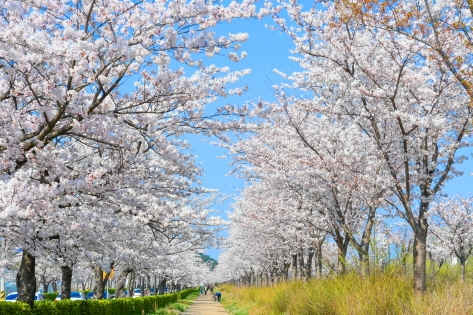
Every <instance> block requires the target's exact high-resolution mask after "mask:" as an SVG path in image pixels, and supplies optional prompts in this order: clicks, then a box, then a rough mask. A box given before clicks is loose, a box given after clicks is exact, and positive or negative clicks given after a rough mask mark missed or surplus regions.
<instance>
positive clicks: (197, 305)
mask: <svg viewBox="0 0 473 315" xmlns="http://www.w3.org/2000/svg"><path fill="white" fill-rule="evenodd" d="M181 315H228V313H227V311H226V310H225V309H224V308H223V306H222V304H220V303H219V302H214V301H212V300H211V295H210V293H207V295H205V294H204V295H201V296H199V297H197V298H196V299H195V301H194V303H192V305H191V307H189V308H188V309H187V310H186V311H185V312H184V313H181Z"/></svg>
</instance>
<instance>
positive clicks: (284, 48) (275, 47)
mask: <svg viewBox="0 0 473 315" xmlns="http://www.w3.org/2000/svg"><path fill="white" fill-rule="evenodd" d="M265 23H268V24H271V20H270V19H265V20H263V21H258V20H239V21H233V22H232V23H229V24H224V25H221V26H219V27H218V31H219V32H220V33H224V34H225V33H228V32H232V33H238V32H245V33H249V34H250V38H249V40H248V41H247V42H245V43H243V44H242V48H241V51H246V52H247V53H248V57H247V58H245V59H243V60H241V61H240V62H238V63H233V62H228V61H226V59H223V58H216V59H211V60H210V61H211V62H212V63H216V64H217V65H219V66H223V65H229V66H230V68H231V70H241V69H247V68H250V69H251V70H252V72H251V74H249V75H247V76H245V77H243V78H242V79H241V80H240V81H239V82H238V83H237V84H236V85H237V86H244V85H248V86H249V90H248V92H246V93H245V94H243V95H242V96H240V97H236V96H235V97H231V98H228V99H220V100H218V101H217V102H216V104H215V105H216V106H222V105H224V104H226V103H232V104H236V105H242V104H244V103H245V102H250V101H257V100H258V98H259V97H261V99H263V100H265V101H273V100H275V98H274V96H273V91H272V89H271V85H272V84H280V83H281V82H282V81H283V78H282V77H281V76H279V75H278V74H276V73H274V71H273V70H274V69H275V68H277V69H278V70H281V71H283V72H286V73H289V72H291V70H298V69H299V68H298V65H297V64H296V63H295V62H293V61H290V60H289V58H288V57H289V56H290V50H291V49H292V48H293V47H294V45H293V43H292V41H291V40H290V39H289V37H288V36H287V35H285V34H279V33H278V32H277V31H271V30H269V29H268V28H266V27H265ZM220 63H221V64H220ZM186 138H187V139H189V141H190V142H191V144H192V146H193V151H192V153H193V154H195V155H196V156H197V161H198V163H200V164H201V167H202V168H203V170H204V174H205V176H203V177H202V182H203V186H204V187H207V188H216V189H218V190H220V192H222V193H224V194H226V195H230V196H235V195H238V193H239V192H238V191H239V189H242V188H243V187H244V181H243V180H242V179H238V178H235V177H232V176H227V174H228V173H229V172H230V171H231V167H230V166H229V162H230V161H229V160H228V159H218V158H217V157H218V156H223V155H226V154H227V152H226V151H225V150H224V149H221V148H218V147H216V146H213V145H212V144H210V143H207V142H205V141H201V139H204V140H206V141H209V140H210V141H211V140H212V139H208V138H207V139H205V138H203V137H202V136H189V137H186ZM470 152H473V151H472V150H470ZM458 169H459V170H462V171H464V175H463V176H461V177H457V178H454V179H453V180H451V181H450V182H449V183H448V185H447V186H446V187H445V193H447V194H448V195H449V196H453V195H455V194H459V195H463V196H467V195H470V194H471V192H472V188H471V183H472V180H473V177H472V176H471V172H472V171H473V162H472V159H470V160H468V161H466V162H465V163H464V164H462V165H459V166H458ZM232 202H233V199H232V198H230V199H228V200H227V201H226V202H225V203H223V204H221V205H218V206H216V207H215V208H216V209H218V210H219V211H221V213H220V214H221V215H222V216H223V217H224V218H226V216H225V212H226V211H229V210H231V203H232ZM206 253H207V254H208V255H210V256H211V257H213V258H215V259H217V258H218V255H219V254H220V250H218V249H209V250H207V252H206Z"/></svg>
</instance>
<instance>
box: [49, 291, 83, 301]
mask: <svg viewBox="0 0 473 315" xmlns="http://www.w3.org/2000/svg"><path fill="white" fill-rule="evenodd" d="M61 296H62V295H61V293H59V294H58V296H57V297H56V299H55V300H54V301H60V300H61ZM78 300H85V295H84V293H82V292H71V301H78Z"/></svg>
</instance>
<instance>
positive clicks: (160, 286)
mask: <svg viewBox="0 0 473 315" xmlns="http://www.w3.org/2000/svg"><path fill="white" fill-rule="evenodd" d="M165 287H166V277H164V278H163V280H161V281H159V294H160V295H163V294H164V288H165Z"/></svg>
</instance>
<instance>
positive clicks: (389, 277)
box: [222, 273, 473, 315]
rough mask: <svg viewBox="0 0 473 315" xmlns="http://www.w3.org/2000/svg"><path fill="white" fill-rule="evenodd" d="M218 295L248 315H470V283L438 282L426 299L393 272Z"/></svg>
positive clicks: (231, 290)
mask: <svg viewBox="0 0 473 315" xmlns="http://www.w3.org/2000/svg"><path fill="white" fill-rule="evenodd" d="M222 290H223V291H225V292H227V294H229V295H231V296H232V297H233V299H234V301H237V304H238V305H242V308H246V309H248V305H251V308H249V310H248V314H249V315H281V314H284V315H318V314H320V315H426V314H428V315H431V314H432V315H444V314H445V315H447V314H448V315H467V314H473V284H471V283H465V284H462V283H461V282H459V281H451V279H449V280H448V281H439V280H437V281H436V282H435V284H431V285H430V286H429V290H428V292H427V293H426V294H424V295H422V296H416V295H415V294H414V292H413V290H412V285H411V279H410V278H406V277H404V276H402V275H399V274H397V273H390V274H381V275H375V276H369V277H366V278H360V277H359V276H357V275H355V274H349V275H345V276H341V277H333V278H328V279H323V280H315V279H314V280H311V281H309V282H306V283H304V282H301V281H296V282H288V283H282V284H279V285H278V286H276V287H274V288H268V287H263V288H255V287H248V288H235V287H233V286H229V285H225V286H223V288H222ZM245 313H246V312H245Z"/></svg>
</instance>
